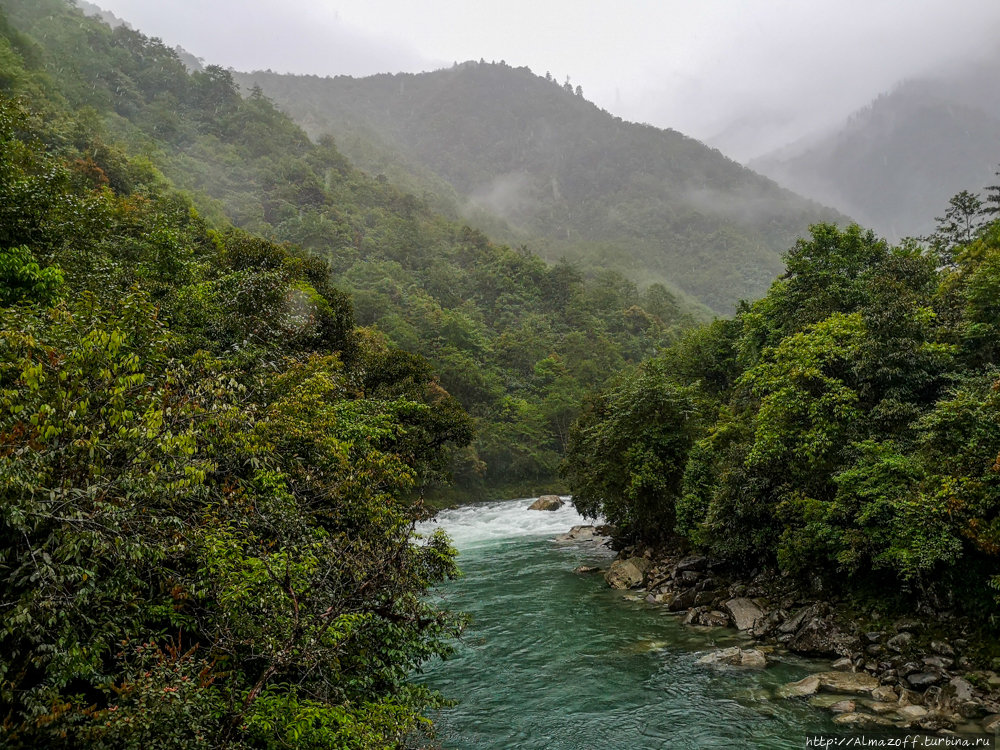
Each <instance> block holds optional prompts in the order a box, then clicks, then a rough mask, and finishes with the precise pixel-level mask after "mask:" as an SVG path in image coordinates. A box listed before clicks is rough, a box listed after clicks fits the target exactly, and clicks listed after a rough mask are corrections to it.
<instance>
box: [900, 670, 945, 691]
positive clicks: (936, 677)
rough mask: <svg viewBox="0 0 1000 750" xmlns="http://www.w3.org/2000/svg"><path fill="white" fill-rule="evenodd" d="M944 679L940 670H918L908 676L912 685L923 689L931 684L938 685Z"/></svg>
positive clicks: (908, 680) (907, 679)
mask: <svg viewBox="0 0 1000 750" xmlns="http://www.w3.org/2000/svg"><path fill="white" fill-rule="evenodd" d="M942 679H944V678H943V676H942V675H941V673H940V672H917V673H916V674H911V675H910V676H909V677H907V678H906V681H907V682H908V683H910V686H911V687H914V688H916V689H917V690H923V689H924V688H928V687H930V686H931V685H936V684H937V683H939V682H941V680H942Z"/></svg>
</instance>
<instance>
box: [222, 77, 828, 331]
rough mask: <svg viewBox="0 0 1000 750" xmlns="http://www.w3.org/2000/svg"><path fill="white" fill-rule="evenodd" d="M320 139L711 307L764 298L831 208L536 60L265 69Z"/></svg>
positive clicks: (492, 224)
mask: <svg viewBox="0 0 1000 750" xmlns="http://www.w3.org/2000/svg"><path fill="white" fill-rule="evenodd" d="M238 80H240V81H241V82H243V83H244V84H245V85H247V86H250V85H259V86H260V87H261V88H262V89H263V90H264V92H265V93H266V94H267V95H268V96H269V97H271V98H273V99H274V100H275V102H276V103H277V104H278V105H279V106H280V107H281V108H282V109H283V110H285V111H286V112H288V113H290V114H291V115H292V116H293V117H295V119H296V121H298V122H299V123H301V124H302V125H303V127H305V128H306V130H307V131H308V132H309V133H310V134H312V135H313V136H317V137H318V136H320V135H323V134H333V135H334V136H336V137H337V139H338V142H340V143H341V144H342V145H343V147H344V149H345V153H347V154H348V155H349V156H351V158H352V159H355V160H356V162H357V163H358V164H360V165H362V166H363V167H364V168H367V169H374V170H381V171H385V172H386V173H387V174H389V175H390V176H392V177H393V178H394V179H406V180H407V181H408V184H409V185H411V186H412V187H414V188H417V187H419V188H420V189H422V190H424V191H426V192H427V194H428V195H432V196H436V200H437V202H438V203H439V204H443V203H449V202H450V203H451V204H452V205H453V210H454V211H455V212H461V213H462V214H464V215H467V216H468V217H469V220H470V221H472V222H475V223H476V225H477V226H482V228H484V229H485V230H487V231H490V232H497V231H502V230H501V229H499V227H500V226H501V225H502V223H503V222H504V221H505V222H507V223H508V225H509V227H510V233H511V236H512V237H517V238H521V239H519V240H518V241H527V242H529V243H530V244H531V245H532V246H533V247H537V248H538V249H539V252H541V253H542V254H543V255H545V256H546V257H550V258H553V259H554V258H559V257H561V256H563V255H565V256H566V257H568V258H571V259H574V260H578V261H580V262H582V263H584V264H597V265H599V266H604V267H609V266H612V267H615V268H618V269H619V270H622V271H624V272H627V273H628V274H629V275H630V276H631V277H632V278H636V279H641V280H653V281H660V282H663V283H667V284H669V285H672V287H673V288H676V289H679V290H680V291H681V292H683V293H685V294H688V295H691V296H692V297H693V298H695V299H697V300H698V301H700V302H701V303H703V304H704V305H707V306H708V308H710V309H711V310H713V311H715V312H716V313H722V314H729V313H731V312H732V311H733V309H734V307H735V305H736V304H737V303H738V302H739V301H740V300H741V299H756V298H758V297H760V296H761V295H762V294H763V293H764V292H765V291H766V290H767V287H768V285H769V284H770V283H771V281H772V280H773V279H774V277H775V276H777V275H778V274H779V273H780V272H781V259H780V253H781V252H783V251H784V250H785V249H786V248H788V247H789V246H790V245H791V244H792V242H794V240H795V238H796V237H798V236H800V235H802V234H803V233H804V232H805V231H806V228H807V226H808V225H809V224H811V223H814V222H816V221H831V220H835V219H836V218H837V215H836V214H835V213H834V212H832V211H828V210H825V209H822V208H821V207H820V206H818V205H817V204H814V203H811V202H809V201H806V200H803V199H801V198H799V197H798V196H795V195H793V194H792V193H790V192H788V191H787V190H783V189H781V188H779V187H778V186H777V185H776V184H775V183H773V182H771V181H770V180H768V179H766V178H763V177H761V176H759V175H757V174H754V173H753V172H751V171H750V170H749V169H746V168H744V167H742V166H740V165H739V164H737V163H736V162H734V161H732V160H730V159H727V158H726V157H724V156H723V155H722V154H720V153H719V152H718V151H715V150H713V149H710V148H708V147H707V146H705V145H703V144H701V143H699V142H698V141H695V140H694V139H692V138H688V137H686V136H684V135H681V134H680V133H677V132H675V131H673V130H660V129H658V128H654V127H652V126H648V125H640V124H636V123H630V122H625V121H623V120H622V119H621V118H619V117H614V116H612V115H610V114H609V113H607V112H605V111H603V110H601V109H599V108H598V107H596V106H595V105H594V104H592V103H591V102H588V101H587V100H586V99H584V98H583V96H582V95H578V94H577V93H575V92H574V91H572V90H571V89H568V88H567V87H566V86H564V85H560V84H558V83H556V82H554V81H552V80H551V79H546V78H544V77H542V76H538V75H535V74H534V73H532V72H531V71H530V70H528V69H527V68H512V67H510V66H508V65H506V64H504V63H503V62H501V63H498V64H487V63H485V62H480V63H474V62H470V63H465V64H462V65H457V66H455V67H454V68H452V69H448V70H439V71H435V72H432V73H422V74H419V75H411V74H398V75H377V76H372V77H370V78H363V79H354V78H351V77H348V76H338V77H336V78H318V77H316V76H288V75H279V74H276V73H264V72H256V73H252V74H242V75H239V76H238Z"/></svg>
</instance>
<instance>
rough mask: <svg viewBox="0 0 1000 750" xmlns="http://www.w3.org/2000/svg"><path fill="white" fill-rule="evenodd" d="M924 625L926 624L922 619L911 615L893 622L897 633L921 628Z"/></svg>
mask: <svg viewBox="0 0 1000 750" xmlns="http://www.w3.org/2000/svg"><path fill="white" fill-rule="evenodd" d="M923 626H924V624H923V623H922V622H921V621H920V620H914V619H912V618H909V617H904V618H902V619H899V620H896V622H894V623H893V624H892V628H893V630H895V631H896V632H897V633H902V632H912V631H915V630H920V629H921V628H923Z"/></svg>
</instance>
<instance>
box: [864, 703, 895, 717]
mask: <svg viewBox="0 0 1000 750" xmlns="http://www.w3.org/2000/svg"><path fill="white" fill-rule="evenodd" d="M865 707H866V708H867V709H868V710H869V711H872V712H873V713H876V714H879V715H880V716H881V715H882V714H891V713H895V712H896V710H897V709H898V708H899V706H897V705H896V704H895V703H886V702H883V701H868V702H866V703H865Z"/></svg>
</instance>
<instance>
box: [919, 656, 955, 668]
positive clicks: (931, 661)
mask: <svg viewBox="0 0 1000 750" xmlns="http://www.w3.org/2000/svg"><path fill="white" fill-rule="evenodd" d="M923 662H924V664H926V665H927V666H928V667H935V668H937V669H951V665H952V664H954V663H955V661H954V660H953V659H949V658H948V657H947V656H925V657H924V659H923Z"/></svg>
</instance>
